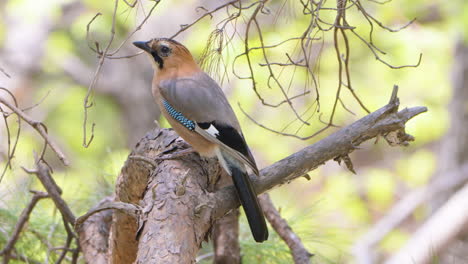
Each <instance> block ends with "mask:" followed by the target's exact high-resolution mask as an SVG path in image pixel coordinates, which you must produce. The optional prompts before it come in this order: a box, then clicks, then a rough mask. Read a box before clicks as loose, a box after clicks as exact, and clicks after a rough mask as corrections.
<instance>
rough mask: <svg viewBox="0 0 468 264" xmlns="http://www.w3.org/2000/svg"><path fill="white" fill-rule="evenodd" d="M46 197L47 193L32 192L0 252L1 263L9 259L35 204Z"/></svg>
mask: <svg viewBox="0 0 468 264" xmlns="http://www.w3.org/2000/svg"><path fill="white" fill-rule="evenodd" d="M47 197H49V195H48V194H47V193H44V192H37V191H34V192H33V197H32V198H31V201H30V202H29V204H28V205H27V206H26V208H25V209H24V210H23V212H21V215H20V217H19V218H18V221H17V222H16V225H15V228H14V229H13V234H12V235H11V237H10V238H9V239H8V241H7V243H6V245H5V247H4V248H3V249H2V251H0V256H3V263H8V261H9V259H10V258H11V251H12V250H13V248H14V246H15V243H16V241H17V240H18V238H19V235H20V233H21V231H22V230H23V227H24V225H25V224H26V222H27V221H28V219H29V216H30V215H31V212H32V210H33V209H34V207H35V206H36V204H37V202H38V201H39V200H40V199H43V198H47Z"/></svg>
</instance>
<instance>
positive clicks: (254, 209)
mask: <svg viewBox="0 0 468 264" xmlns="http://www.w3.org/2000/svg"><path fill="white" fill-rule="evenodd" d="M133 44H134V45H135V46H136V47H137V48H139V49H142V50H143V51H144V52H145V53H146V54H148V55H149V57H150V60H151V62H152V66H153V69H154V76H153V81H152V93H153V97H154V98H155V100H156V103H157V104H158V106H159V108H160V109H161V112H162V114H163V116H164V117H165V118H166V119H167V121H168V122H169V124H170V125H171V126H172V128H173V129H174V130H175V131H176V132H177V133H178V134H179V136H181V137H182V138H183V139H184V140H185V141H186V142H188V143H189V144H190V145H191V146H192V148H193V149H194V150H195V151H196V152H198V153H199V154H200V155H201V156H205V157H217V158H218V161H219V163H220V165H221V167H222V168H223V169H224V170H225V171H226V172H227V173H228V174H229V175H230V176H231V177H232V180H233V183H234V186H235V189H236V191H237V196H238V197H239V200H240V202H241V205H242V207H243V208H244V212H245V215H246V217H247V220H248V223H249V226H250V230H251V233H252V236H253V238H254V240H255V241H256V242H259V243H261V242H264V241H266V240H267V239H268V228H267V225H266V221H265V216H264V214H263V210H262V208H261V206H260V204H259V202H258V200H257V194H256V192H255V189H254V188H253V185H252V182H251V181H250V178H249V175H248V170H247V168H250V169H251V170H252V172H253V173H254V174H256V175H257V176H258V175H259V171H258V168H257V165H256V163H255V159H254V157H253V155H252V153H251V152H250V149H249V147H248V146H247V143H246V141H245V138H244V135H243V133H242V130H241V127H240V125H239V121H238V120H237V117H236V115H235V113H234V111H233V109H232V107H231V105H230V104H229V102H228V100H227V98H226V96H225V94H224V93H223V91H222V89H221V88H220V86H219V85H218V84H217V83H216V81H214V80H213V79H212V78H211V77H210V76H209V75H208V74H207V73H205V72H204V71H203V70H201V68H200V67H199V66H198V64H197V63H196V61H195V59H194V58H193V56H192V54H191V53H190V51H189V50H188V49H187V48H186V47H185V46H184V45H182V44H181V43H179V42H178V41H175V40H173V39H169V38H154V39H151V40H149V41H136V42H133Z"/></svg>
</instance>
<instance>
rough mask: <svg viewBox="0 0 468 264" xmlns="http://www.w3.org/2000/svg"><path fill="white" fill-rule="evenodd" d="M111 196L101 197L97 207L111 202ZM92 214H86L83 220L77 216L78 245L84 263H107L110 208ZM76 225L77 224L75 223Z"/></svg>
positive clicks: (110, 219)
mask: <svg viewBox="0 0 468 264" xmlns="http://www.w3.org/2000/svg"><path fill="white" fill-rule="evenodd" d="M112 200H113V197H106V198H104V199H102V200H101V201H100V202H99V204H98V205H97V206H96V207H97V208H103V206H104V205H105V204H107V203H110V202H112ZM93 212H94V214H92V215H88V214H86V215H87V216H88V217H87V218H86V219H85V220H86V221H85V220H84V219H82V218H81V217H79V218H78V219H77V220H76V222H77V223H80V219H81V220H82V224H81V225H80V226H79V227H77V228H76V231H77V232H78V235H79V237H80V239H79V241H80V247H81V249H82V251H83V257H84V259H85V261H86V263H94V264H107V263H108V259H109V257H108V254H107V252H108V250H109V232H110V226H111V222H112V215H113V213H112V210H103V211H99V212H97V210H94V211H93ZM75 226H77V225H75Z"/></svg>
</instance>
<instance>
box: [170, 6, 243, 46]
mask: <svg viewBox="0 0 468 264" xmlns="http://www.w3.org/2000/svg"><path fill="white" fill-rule="evenodd" d="M237 2H240V0H233V1H229V2H227V3H225V4H222V5H220V6H218V7H216V8H215V9H213V10H211V11H209V12H206V13H205V14H203V15H202V16H200V17H199V18H197V19H196V20H195V21H193V22H192V23H190V24H187V25H181V26H180V27H181V28H180V30H179V31H177V32H176V33H175V34H174V35H172V36H171V37H170V38H171V39H173V38H175V37H177V36H178V35H179V34H180V33H182V32H184V31H186V30H187V29H189V28H191V27H192V26H193V25H195V24H197V23H198V22H199V21H200V20H202V19H203V18H205V17H206V16H210V17H213V14H214V13H216V12H217V11H219V10H221V9H222V8H224V7H227V6H230V5H234V4H235V3H237Z"/></svg>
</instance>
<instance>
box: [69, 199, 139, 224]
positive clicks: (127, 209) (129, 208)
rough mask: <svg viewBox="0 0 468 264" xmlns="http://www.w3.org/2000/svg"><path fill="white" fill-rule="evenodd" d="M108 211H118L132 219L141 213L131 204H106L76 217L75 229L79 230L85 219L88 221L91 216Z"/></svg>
mask: <svg viewBox="0 0 468 264" xmlns="http://www.w3.org/2000/svg"><path fill="white" fill-rule="evenodd" d="M110 209H114V210H119V211H121V212H124V213H126V214H128V215H131V216H133V217H138V216H139V215H140V211H141V208H139V207H138V206H136V205H133V204H129V203H123V202H106V203H105V204H103V205H100V206H98V207H96V208H93V209H91V210H89V211H88V212H87V213H86V214H84V215H82V216H80V217H78V218H77V219H76V222H75V229H79V228H80V226H81V225H82V224H83V223H84V222H85V221H86V219H88V218H89V217H90V216H92V215H93V214H96V213H99V212H101V211H104V210H110Z"/></svg>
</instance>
